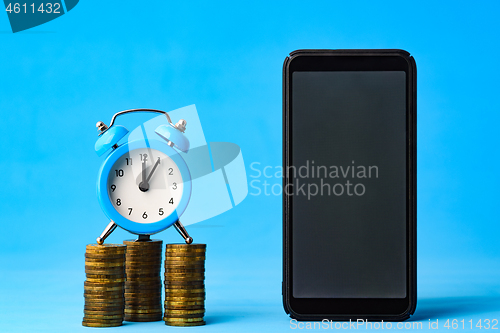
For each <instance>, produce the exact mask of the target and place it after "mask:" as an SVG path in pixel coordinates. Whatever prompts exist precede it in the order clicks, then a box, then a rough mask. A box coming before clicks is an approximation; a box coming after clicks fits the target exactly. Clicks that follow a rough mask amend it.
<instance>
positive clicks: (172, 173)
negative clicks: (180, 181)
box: [168, 168, 174, 176]
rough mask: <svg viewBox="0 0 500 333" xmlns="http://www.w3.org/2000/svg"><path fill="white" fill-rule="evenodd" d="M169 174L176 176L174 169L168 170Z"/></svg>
mask: <svg viewBox="0 0 500 333" xmlns="http://www.w3.org/2000/svg"><path fill="white" fill-rule="evenodd" d="M168 174H169V175H170V176H173V175H174V169H172V168H168Z"/></svg>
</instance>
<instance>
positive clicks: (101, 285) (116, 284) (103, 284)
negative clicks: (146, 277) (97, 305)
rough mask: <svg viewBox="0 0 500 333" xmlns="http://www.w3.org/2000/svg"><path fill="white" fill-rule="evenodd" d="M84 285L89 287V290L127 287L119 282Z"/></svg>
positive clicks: (88, 283) (85, 283)
mask: <svg viewBox="0 0 500 333" xmlns="http://www.w3.org/2000/svg"><path fill="white" fill-rule="evenodd" d="M83 285H84V287H89V288H114V287H125V285H124V283H123V282H117V283H95V282H88V281H84V282H83Z"/></svg>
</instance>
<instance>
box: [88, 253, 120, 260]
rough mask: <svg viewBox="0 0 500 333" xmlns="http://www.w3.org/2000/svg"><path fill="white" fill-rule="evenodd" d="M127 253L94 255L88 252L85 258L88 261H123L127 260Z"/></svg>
mask: <svg viewBox="0 0 500 333" xmlns="http://www.w3.org/2000/svg"><path fill="white" fill-rule="evenodd" d="M125 253H126V252H124V253H101V252H97V253H92V252H87V253H85V258H86V259H102V260H115V259H116V260H118V259H119V260H122V259H124V258H125Z"/></svg>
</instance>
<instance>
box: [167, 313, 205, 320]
mask: <svg viewBox="0 0 500 333" xmlns="http://www.w3.org/2000/svg"><path fill="white" fill-rule="evenodd" d="M203 316H204V314H202V313H194V314H187V313H183V314H167V313H165V314H164V315H163V319H164V320H167V319H173V318H200V317H201V318H203Z"/></svg>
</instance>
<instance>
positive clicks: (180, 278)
mask: <svg viewBox="0 0 500 333" xmlns="http://www.w3.org/2000/svg"><path fill="white" fill-rule="evenodd" d="M165 278H166V279H169V280H175V281H204V280H205V277H204V276H199V277H197V276H177V277H172V276H165Z"/></svg>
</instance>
